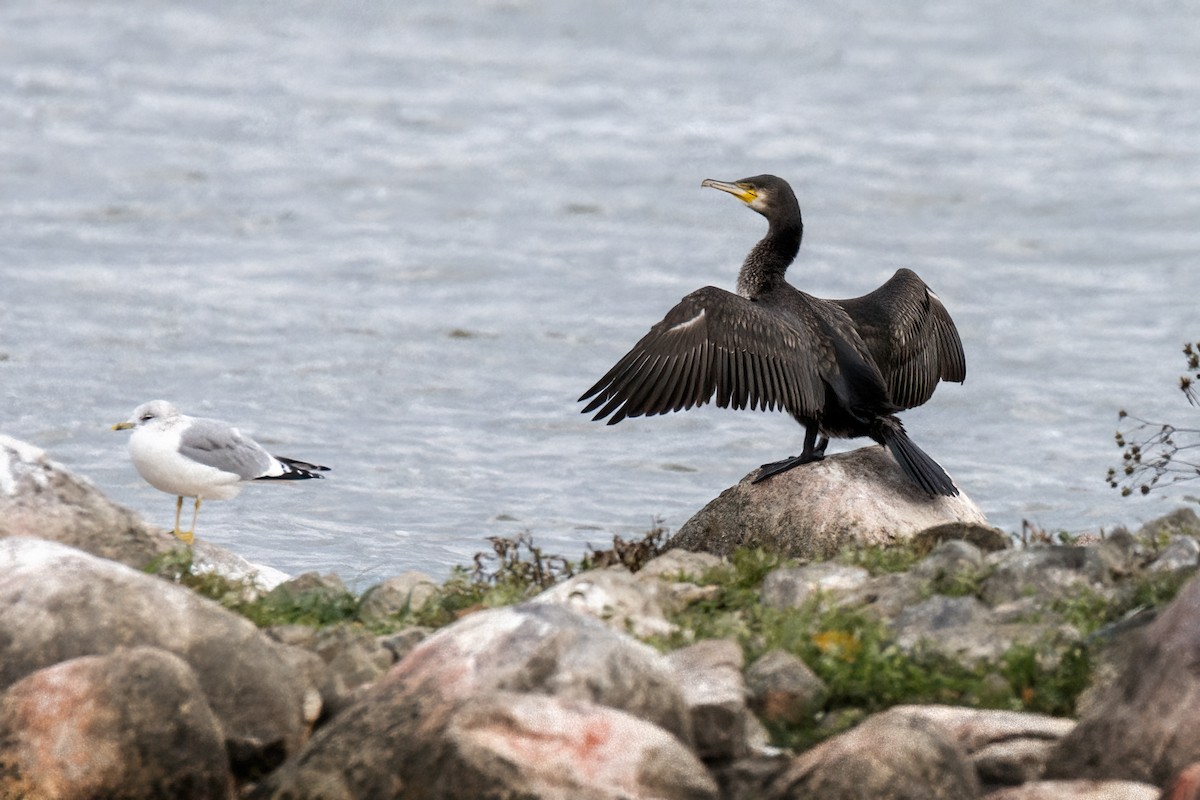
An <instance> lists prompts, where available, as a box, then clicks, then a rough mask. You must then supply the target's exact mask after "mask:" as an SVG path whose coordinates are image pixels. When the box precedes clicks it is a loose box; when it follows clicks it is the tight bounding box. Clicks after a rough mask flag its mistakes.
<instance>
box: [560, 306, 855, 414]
mask: <svg viewBox="0 0 1200 800" xmlns="http://www.w3.org/2000/svg"><path fill="white" fill-rule="evenodd" d="M834 360H835V356H834V354H833V353H832V352H831V351H830V348H829V347H828V346H827V345H826V344H824V343H823V342H822V339H821V337H819V336H818V335H817V332H816V331H813V330H806V329H805V327H803V324H802V323H798V322H792V323H789V322H788V321H786V320H784V319H781V317H780V316H779V315H778V313H772V312H771V311H770V310H765V309H764V308H763V307H762V306H760V305H759V304H758V303H756V302H754V301H752V300H747V299H746V298H744V297H741V296H740V295H736V294H733V293H732V292H727V291H725V290H724V289H718V288H716V287H715V286H706V287H704V288H703V289H698V290H696V291H694V292H692V293H691V294H689V295H688V296H687V297H685V298H683V300H681V301H680V302H679V303H678V305H676V306H675V307H674V308H672V309H671V310H670V311H669V312H667V315H666V316H665V317H664V318H663V320H662V321H661V322H659V323H658V324H657V325H655V326H654V327H653V328H651V329H650V332H649V333H647V334H646V335H645V336H643V337H642V339H641V341H639V342H638V343H637V344H636V345H634V346H633V349H632V350H630V351H629V352H628V353H626V354H625V355H624V356H623V357H622V358H621V360H620V361H618V362H617V363H616V364H615V365H614V366H613V368H612V369H610V370H609V371H608V372H607V373H606V374H605V376H604V377H603V378H601V379H600V380H599V381H597V382H596V385H595V386H593V387H592V388H590V389H588V390H587V391H586V392H584V394H583V396H582V397H580V398H579V399H580V400H587V399H588V398H591V402H590V403H588V405H587V407H586V408H584V409H583V413H585V414H587V413H591V412H592V411H596V410H597V409H599V411H597V413H596V416H595V417H594V419H597V420H600V419H604V418H605V417H609V420H608V424H609V425H613V424H616V423H618V422H620V421H621V420H622V419H624V418H625V417H637V416H642V415H653V414H665V413H666V412H668V411H679V410H682V409H685V408H691V407H692V406H697V405H702V404H704V403H707V402H708V401H710V400H712V399H714V397H715V399H716V403H717V405H719V406H721V407H723V408H727V407H733V408H751V409H754V408H759V409H764V410H766V409H776V408H779V409H784V410H786V411H788V412H790V413H792V414H793V415H798V416H807V417H812V416H814V415H816V414H817V412H819V411H820V409H821V406H822V405H823V403H824V398H825V385H824V383H823V381H822V378H821V375H822V373H828V372H830V371H833V370H835V369H836V367H835V366H834Z"/></svg>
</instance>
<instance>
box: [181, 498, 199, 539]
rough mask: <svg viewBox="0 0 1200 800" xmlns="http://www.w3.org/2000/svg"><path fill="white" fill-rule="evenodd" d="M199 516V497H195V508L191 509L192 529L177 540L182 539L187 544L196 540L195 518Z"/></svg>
mask: <svg viewBox="0 0 1200 800" xmlns="http://www.w3.org/2000/svg"><path fill="white" fill-rule="evenodd" d="M198 516H200V497H199V495H197V497H196V507H195V508H193V509H192V529H191V530H190V531H188V532H187V533H184V534H182V535H181V536H180V537H179V538H180V539H183V540H184V541H185V542H187V543H188V544H191V543H192V542H194V541H195V540H196V517H198Z"/></svg>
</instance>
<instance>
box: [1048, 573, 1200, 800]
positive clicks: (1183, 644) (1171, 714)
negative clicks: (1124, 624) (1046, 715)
mask: <svg viewBox="0 0 1200 800" xmlns="http://www.w3.org/2000/svg"><path fill="white" fill-rule="evenodd" d="M1128 636H1131V637H1135V638H1134V640H1133V642H1132V646H1128V647H1123V648H1120V650H1121V652H1122V656H1120V657H1121V658H1122V663H1120V664H1119V665H1118V672H1117V675H1118V676H1117V678H1116V679H1115V680H1113V681H1112V682H1111V683H1109V684H1108V685H1107V686H1105V687H1103V688H1101V689H1099V690H1098V691H1097V693H1096V695H1095V696H1094V697H1093V698H1092V702H1090V703H1089V705H1088V711H1087V713H1086V714H1085V715H1084V716H1083V718H1082V719H1080V720H1079V724H1078V726H1076V728H1075V730H1074V731H1072V732H1071V733H1070V734H1069V735H1068V736H1067V737H1065V738H1064V739H1063V741H1062V742H1061V743H1060V744H1059V746H1058V748H1057V750H1056V751H1055V754H1054V758H1053V759H1052V760H1051V762H1050V766H1049V767H1048V769H1047V776H1048V777H1059V778H1110V779H1127V780H1136V781H1144V782H1146V783H1153V784H1155V785H1157V786H1163V785H1165V784H1166V783H1167V782H1168V781H1169V780H1170V779H1171V778H1172V776H1174V775H1175V774H1176V773H1177V772H1179V771H1180V770H1182V769H1183V768H1184V767H1186V766H1188V765H1189V764H1191V763H1193V762H1195V761H1200V672H1197V670H1196V665H1197V664H1198V663H1200V580H1197V579H1195V578H1193V579H1192V580H1190V581H1189V582H1188V583H1187V584H1186V585H1185V586H1184V587H1183V589H1181V590H1180V592H1179V594H1178V596H1176V598H1175V600H1174V601H1172V602H1171V604H1170V605H1168V606H1167V607H1166V608H1165V609H1163V610H1162V611H1161V612H1160V613H1159V615H1158V617H1157V618H1156V619H1155V620H1154V622H1152V623H1150V624H1149V625H1147V626H1145V627H1144V628H1141V629H1139V630H1135V631H1133V632H1131V633H1129V634H1128Z"/></svg>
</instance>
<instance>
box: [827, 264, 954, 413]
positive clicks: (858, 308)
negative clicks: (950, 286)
mask: <svg viewBox="0 0 1200 800" xmlns="http://www.w3.org/2000/svg"><path fill="white" fill-rule="evenodd" d="M834 302H836V303H837V304H838V305H840V306H841V307H842V308H844V309H845V310H846V313H848V314H849V315H850V317H851V319H853V320H854V326H855V328H857V329H858V332H859V335H860V336H862V338H863V341H864V342H866V344H867V347H868V348H869V349H870V351H871V354H872V355H873V356H874V358H875V363H876V364H877V365H878V366H879V370H880V372H882V373H883V376H884V380H885V381H886V382H887V386H888V393H889V394H890V395H891V397H892V402H894V403H895V404H896V405H897V406H899V407H900V408H901V409H905V408H913V407H915V406H919V405H921V404H922V403H924V402H925V401H926V400H928V399H929V398H930V397H931V396H932V395H933V390H934V389H936V388H937V385H938V381H956V382H958V383H962V381H963V380H965V379H966V377H967V362H966V357H965V356H964V355H963V348H962V341H961V340H960V339H959V336H958V329H957V328H955V327H954V320H952V319H951V318H950V314H949V312H947V311H946V307H945V306H944V305H942V301H941V300H940V299H938V296H937V295H936V294H934V293H933V290H932V289H930V288H929V287H928V286H927V285H926V284H925V282H924V281H923V280H921V279H920V277H918V276H917V273H915V272H913V271H912V270H910V269H899V270H897V271H896V274H895V275H893V276H892V277H891V278H890V279H889V280H888V281H887V283H885V284H883V285H882V286H880V287H879V288H878V289H876V290H875V291H873V292H871V293H869V294H865V295H863V296H862V297H855V298H851V299H849V300H835V301H834Z"/></svg>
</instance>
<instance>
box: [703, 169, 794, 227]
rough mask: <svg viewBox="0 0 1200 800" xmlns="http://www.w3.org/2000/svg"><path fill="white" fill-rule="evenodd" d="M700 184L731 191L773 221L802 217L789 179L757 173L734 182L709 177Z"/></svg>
mask: <svg viewBox="0 0 1200 800" xmlns="http://www.w3.org/2000/svg"><path fill="white" fill-rule="evenodd" d="M700 185H701V186H708V187H711V188H713V189H720V190H721V191H722V192H729V193H730V194H731V195H733V196H734V197H736V198H737V199H738V200H741V201H742V202H743V203H745V204H746V205H747V206H749V207H750V208H752V209H754V210H755V211H757V212H758V213H760V214H762V215H763V216H764V217H766V218H767V219H768V220H771V221H775V220H779V221H787V220H789V219H795V220H797V221H798V220H799V218H800V204H799V203H798V202H796V193H795V192H793V191H792V187H791V186H789V185H788V182H787V181H785V180H784V179H783V178H777V177H775V176H774V175H755V176H754V177H753V178H742V179H741V180H740V181H734V182H733V183H727V182H725V181H714V180H713V179H712V178H708V179H706V180H704V181H703V182H701V184H700Z"/></svg>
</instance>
